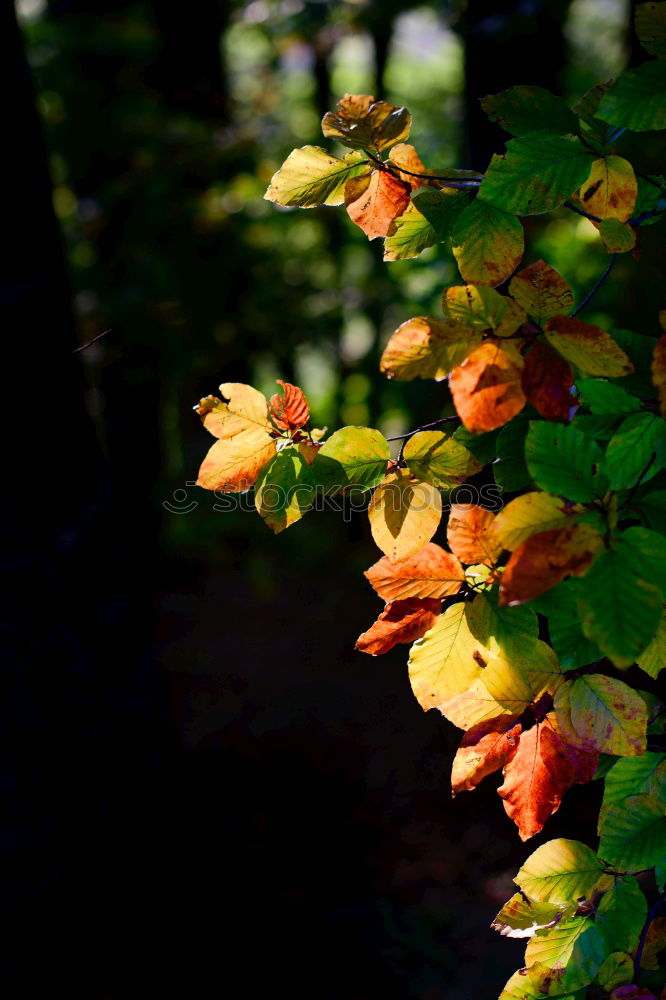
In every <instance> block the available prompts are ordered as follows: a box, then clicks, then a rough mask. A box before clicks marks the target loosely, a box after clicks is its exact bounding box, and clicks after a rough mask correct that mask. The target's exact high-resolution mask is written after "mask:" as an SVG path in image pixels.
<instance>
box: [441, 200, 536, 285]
mask: <svg viewBox="0 0 666 1000" xmlns="http://www.w3.org/2000/svg"><path fill="white" fill-rule="evenodd" d="M451 239H452V249H453V256H454V257H455V258H456V261H457V262H458V268H459V270H460V273H461V275H462V277H463V280H464V281H467V282H475V283H476V284H479V285H490V286H491V287H493V288H494V287H495V285H501V283H502V282H503V281H506V279H507V278H509V277H510V276H511V275H512V274H513V272H514V271H515V269H516V268H517V266H518V265H519V264H520V261H521V260H522V256H523V250H524V249H525V237H524V234H523V227H522V223H521V222H520V220H519V219H517V218H516V216H515V215H509V214H508V213H507V212H503V211H502V210H501V209H499V208H495V207H494V206H493V205H489V204H488V203H487V202H485V201H483V200H482V199H481V198H475V199H474V201H473V202H472V204H471V205H469V206H468V207H467V208H466V209H465V210H464V212H462V214H461V215H460V216H459V218H458V219H457V221H456V224H455V226H454V227H453V231H452V233H451Z"/></svg>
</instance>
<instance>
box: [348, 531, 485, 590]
mask: <svg viewBox="0 0 666 1000" xmlns="http://www.w3.org/2000/svg"><path fill="white" fill-rule="evenodd" d="M365 576H366V577H367V578H368V580H369V581H370V583H371V584H372V586H373V587H374V589H375V590H376V591H377V593H378V594H379V596H380V597H383V598H384V600H385V601H397V600H404V599H405V598H408V597H421V598H427V597H451V595H452V594H457V593H458V591H459V590H460V587H461V586H462V582H463V580H464V579H465V574H464V572H463V568H462V566H461V565H460V563H459V561H458V559H457V558H456V556H454V555H452V554H451V553H450V552H447V551H446V549H443V548H442V547H441V546H440V545H435V543H434V542H428V543H427V545H424V546H423V548H422V549H419V551H418V552H417V553H415V555H413V556H410V557H409V558H408V559H403V560H401V561H400V562H394V561H393V559H389V557H388V556H384V558H383V559H380V560H379V562H376V563H375V565H374V566H371V567H370V569H369V570H366V573H365Z"/></svg>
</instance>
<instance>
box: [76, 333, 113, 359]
mask: <svg viewBox="0 0 666 1000" xmlns="http://www.w3.org/2000/svg"><path fill="white" fill-rule="evenodd" d="M107 333H111V330H110V329H109V330H104V332H103V333H98V334H97V336H96V337H93V339H92V340H89V341H88V342H87V343H85V344H81V346H80V347H77V348H75V350H73V351H72V354H78V353H79V352H80V351H85V350H86V349H87V348H88V347H92V345H93V344H96V343H97V341H98V340H101V339H102V337H106V335H107Z"/></svg>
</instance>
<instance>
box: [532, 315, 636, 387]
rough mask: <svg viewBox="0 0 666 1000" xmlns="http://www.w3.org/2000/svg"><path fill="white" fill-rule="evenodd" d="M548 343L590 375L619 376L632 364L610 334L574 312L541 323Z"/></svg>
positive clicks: (631, 367) (629, 370)
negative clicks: (578, 316) (576, 315)
mask: <svg viewBox="0 0 666 1000" xmlns="http://www.w3.org/2000/svg"><path fill="white" fill-rule="evenodd" d="M544 332H545V334H546V339H547V340H548V343H549V344H550V345H551V347H554V348H555V350H556V351H559V353H560V354H561V355H562V357H564V358H566V359H567V361H570V362H571V364H572V365H576V366H577V367H578V368H582V370H583V371H584V372H587V373H588V374H589V375H604V376H606V377H607V378H619V377H620V376H622V375H629V374H630V373H631V372H633V370H634V366H633V365H632V363H631V361H630V360H629V358H628V357H627V355H626V354H625V353H624V351H623V350H622V348H621V347H619V346H618V344H616V342H615V341H614V340H613V338H612V337H611V336H610V334H608V333H606V331H605V330H602V329H600V327H598V326H593V325H592V324H591V323H583V321H582V320H580V319H576V318H575V317H574V316H552V317H551V318H550V319H549V320H548V321H547V323H546V325H545V327H544Z"/></svg>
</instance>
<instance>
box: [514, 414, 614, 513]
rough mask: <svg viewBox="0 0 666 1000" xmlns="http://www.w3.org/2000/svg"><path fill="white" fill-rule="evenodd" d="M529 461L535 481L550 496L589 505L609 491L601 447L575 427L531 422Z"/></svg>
mask: <svg viewBox="0 0 666 1000" xmlns="http://www.w3.org/2000/svg"><path fill="white" fill-rule="evenodd" d="M525 461H526V463H527V468H528V469H529V471H530V475H531V476H532V478H533V479H534V481H535V482H536V483H537V484H538V485H539V486H540V487H541V488H542V489H543V490H546V491H547V492H548V493H552V494H555V495H556V496H564V497H566V498H567V499H568V500H578V501H581V502H586V501H589V500H593V499H594V498H595V497H597V496H603V495H604V493H605V492H606V489H607V483H608V481H607V479H606V476H605V472H604V464H603V463H604V456H603V452H602V451H601V448H600V447H599V445H598V444H596V442H595V441H593V440H592V439H591V438H589V437H587V436H586V435H585V434H583V433H581V431H576V430H574V429H573V428H572V427H564V426H562V425H558V424H552V423H548V422H547V421H544V420H538V421H536V420H532V421H530V427H529V431H528V434H527V438H526V439H525Z"/></svg>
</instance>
